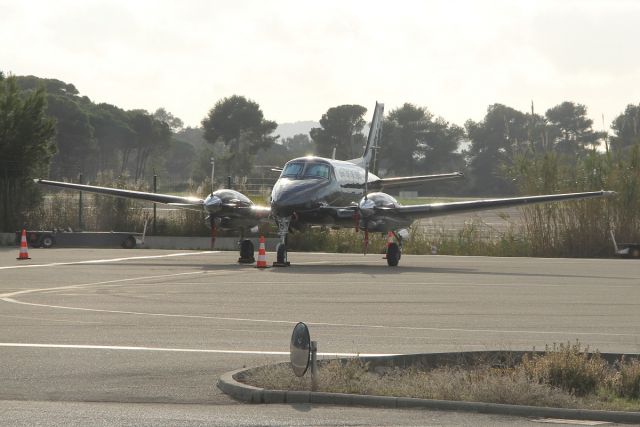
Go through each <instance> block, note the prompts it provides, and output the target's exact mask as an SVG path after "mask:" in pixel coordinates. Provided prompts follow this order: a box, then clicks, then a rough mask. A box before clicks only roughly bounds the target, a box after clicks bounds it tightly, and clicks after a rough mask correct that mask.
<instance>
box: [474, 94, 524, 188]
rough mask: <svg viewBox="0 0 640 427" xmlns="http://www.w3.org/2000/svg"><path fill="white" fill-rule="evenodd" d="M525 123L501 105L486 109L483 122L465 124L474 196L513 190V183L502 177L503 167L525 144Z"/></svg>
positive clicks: (516, 114)
mask: <svg viewBox="0 0 640 427" xmlns="http://www.w3.org/2000/svg"><path fill="white" fill-rule="evenodd" d="M528 123H529V120H528V118H527V115H525V114H524V113H522V112H520V111H517V110H514V109H513V108H511V107H507V106H506V105H502V104H493V105H491V106H489V108H488V109H487V114H486V115H485V117H484V120H483V121H481V122H474V121H472V120H469V121H467V123H465V128H466V131H467V136H468V138H469V139H470V140H471V146H470V148H469V151H468V156H469V167H470V170H471V174H472V179H473V180H474V181H473V183H474V188H475V192H476V193H479V194H483V195H484V194H492V195H506V194H512V193H513V192H514V191H515V186H514V185H513V183H512V182H510V180H507V179H506V178H504V175H505V174H504V173H503V168H504V167H505V166H508V165H509V164H510V163H511V160H512V159H513V155H514V153H515V152H517V151H518V150H520V149H522V147H523V146H527V145H529V132H528V129H529V128H528Z"/></svg>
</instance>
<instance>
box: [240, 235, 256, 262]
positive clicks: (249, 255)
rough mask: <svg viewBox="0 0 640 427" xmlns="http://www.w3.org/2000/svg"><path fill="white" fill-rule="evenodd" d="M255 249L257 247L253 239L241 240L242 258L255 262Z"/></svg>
mask: <svg viewBox="0 0 640 427" xmlns="http://www.w3.org/2000/svg"><path fill="white" fill-rule="evenodd" d="M254 251H255V248H254V246H253V242H252V241H251V240H249V239H245V240H242V241H241V242H240V259H243V260H246V262H247V263H250V262H254V260H255V259H254V258H253V253H254Z"/></svg>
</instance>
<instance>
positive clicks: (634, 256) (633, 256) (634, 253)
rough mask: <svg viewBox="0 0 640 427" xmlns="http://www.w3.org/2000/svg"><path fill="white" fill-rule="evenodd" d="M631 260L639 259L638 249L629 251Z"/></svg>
mask: <svg viewBox="0 0 640 427" xmlns="http://www.w3.org/2000/svg"><path fill="white" fill-rule="evenodd" d="M629 255H630V256H631V258H640V248H632V249H631V250H630V251H629Z"/></svg>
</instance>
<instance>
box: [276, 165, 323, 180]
mask: <svg viewBox="0 0 640 427" xmlns="http://www.w3.org/2000/svg"><path fill="white" fill-rule="evenodd" d="M330 171H331V170H330V166H329V165H328V164H326V163H316V162H292V163H288V164H287V165H286V166H285V167H284V170H283V171H282V175H281V176H282V177H287V178H298V179H300V178H324V179H329V175H330Z"/></svg>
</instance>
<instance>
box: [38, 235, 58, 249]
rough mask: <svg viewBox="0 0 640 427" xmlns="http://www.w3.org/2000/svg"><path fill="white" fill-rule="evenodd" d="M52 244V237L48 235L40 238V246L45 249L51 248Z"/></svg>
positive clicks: (53, 241)
mask: <svg viewBox="0 0 640 427" xmlns="http://www.w3.org/2000/svg"><path fill="white" fill-rule="evenodd" d="M54 243H55V240H53V236H51V235H49V234H47V235H44V236H42V239H41V240H40V246H41V247H43V248H47V249H48V248H50V247H51V246H53V244H54Z"/></svg>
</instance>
